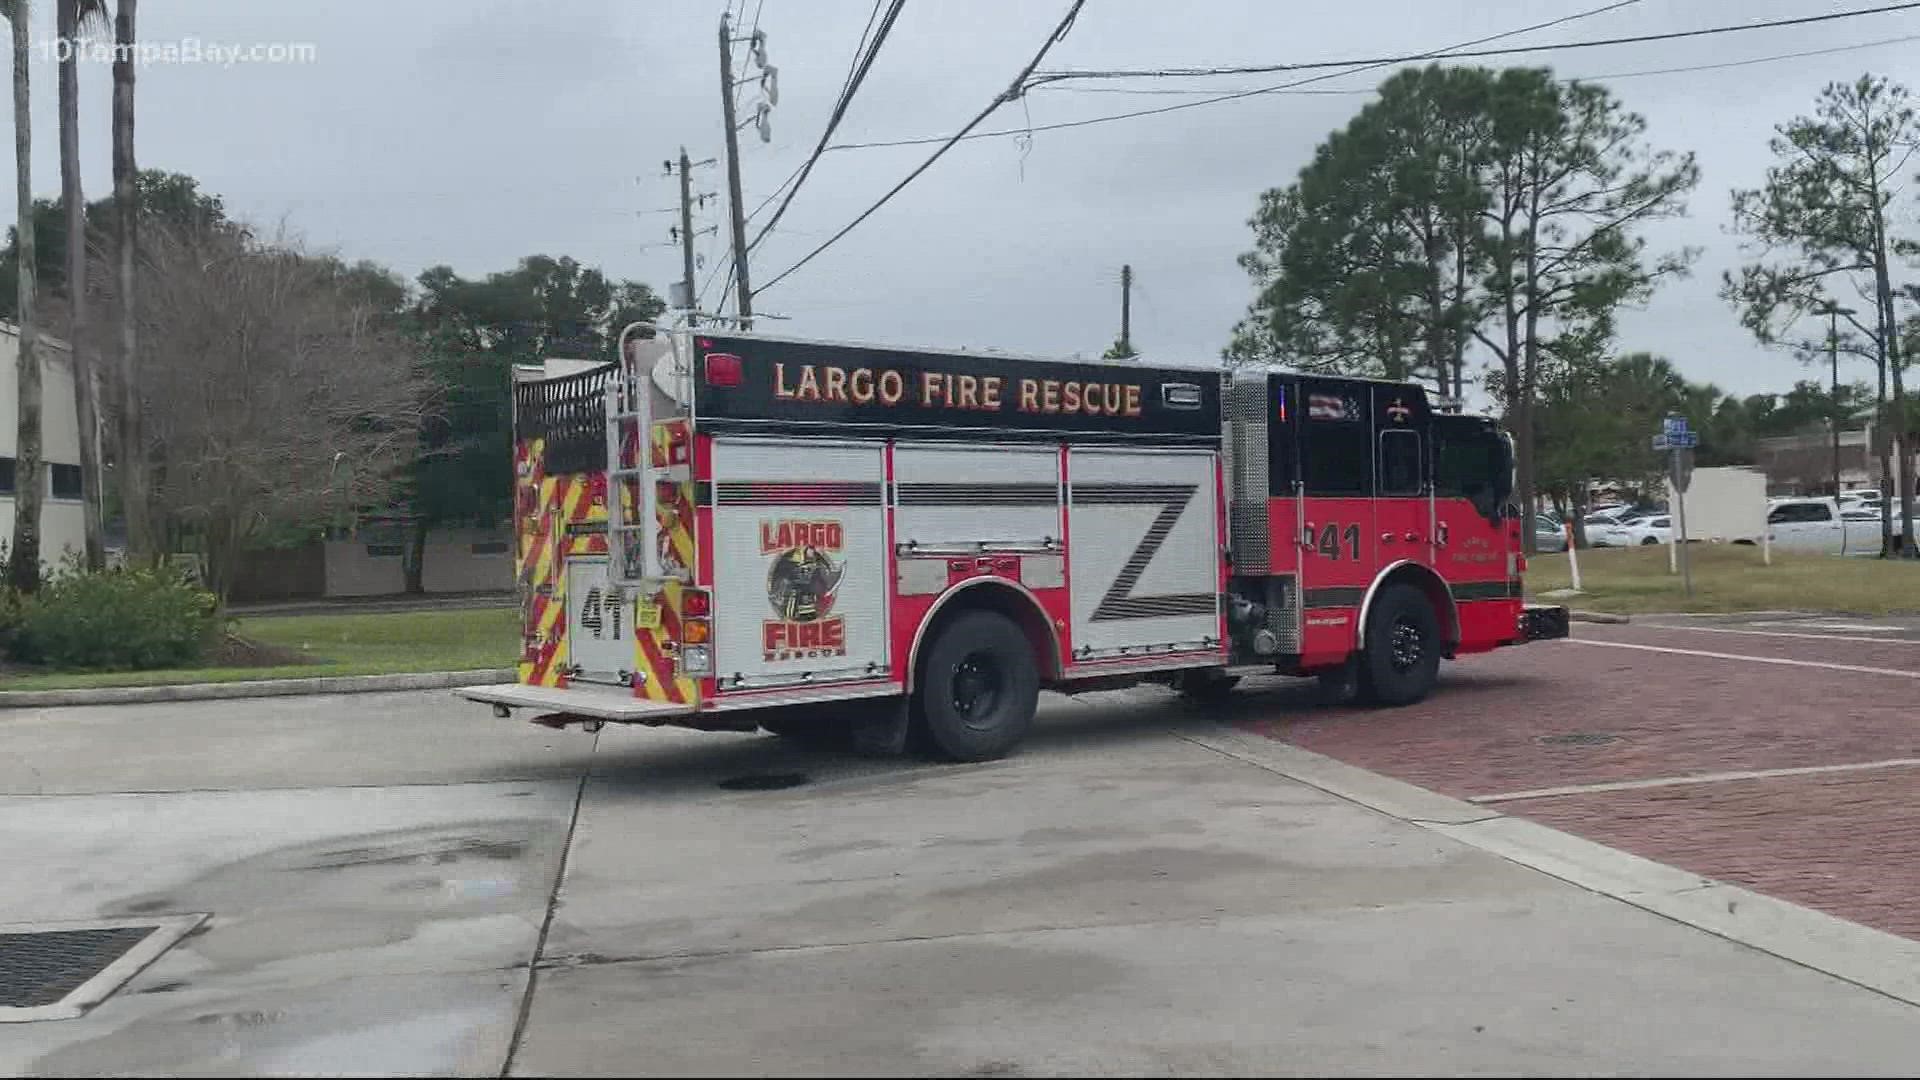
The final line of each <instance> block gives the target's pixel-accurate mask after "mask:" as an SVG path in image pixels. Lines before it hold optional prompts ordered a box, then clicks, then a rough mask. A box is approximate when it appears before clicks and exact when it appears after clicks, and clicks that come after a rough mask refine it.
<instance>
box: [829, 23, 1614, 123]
mask: <svg viewBox="0 0 1920 1080" xmlns="http://www.w3.org/2000/svg"><path fill="white" fill-rule="evenodd" d="M1639 2H1640V0H1616V2H1615V3H1611V4H1607V5H1605V6H1603V7H1597V8H1591V9H1589V10H1587V11H1577V12H1574V13H1573V14H1572V15H1563V16H1561V17H1560V18H1558V19H1549V20H1548V21H1546V22H1543V23H1534V24H1533V25H1532V26H1522V27H1520V28H1518V29H1515V30H1507V31H1504V32H1502V33H1498V34H1490V35H1488V36H1487V37H1482V38H1474V39H1473V40H1471V41H1462V42H1460V43H1458V44H1455V45H1447V46H1443V47H1441V48H1438V49H1435V50H1433V51H1432V52H1428V53H1422V54H1420V55H1419V56H1417V57H1414V59H1416V60H1435V59H1444V58H1451V57H1454V56H1457V55H1460V53H1459V50H1461V49H1471V48H1473V47H1474V46H1475V45H1484V44H1486V43H1487V42H1489V41H1502V40H1505V39H1507V38H1511V37H1519V36H1520V35H1521V34H1531V33H1533V32H1534V31H1536V30H1546V29H1548V28H1550V27H1555V26H1559V25H1561V24H1563V23H1569V22H1573V21H1575V20H1577V19H1590V18H1592V17H1594V16H1595V15H1604V14H1606V13H1607V12H1609V11H1614V10H1617V9H1619V8H1623V7H1626V6H1628V5H1630V4H1636V3H1639ZM1401 62H1402V61H1397V60H1377V61H1374V62H1372V63H1367V64H1362V65H1361V66H1359V67H1355V68H1352V69H1351V70H1348V71H1334V72H1328V73H1325V74H1320V75H1309V76H1308V77H1306V78H1304V79H1295V80H1294V81H1292V82H1284V83H1280V84H1278V85H1275V86H1262V87H1256V88H1254V89H1252V90H1242V91H1239V92H1238V93H1230V94H1221V95H1219V96H1218V97H1210V98H1203V99H1201V100H1199V101H1183V102H1181V103H1179V104H1178V105H1161V106H1159V107H1157V108H1152V109H1135V110H1134V111H1132V112H1124V113H1114V114H1111V115H1109V116H1093V117H1088V118H1087V119H1085V120H1066V121H1062V122H1060V123H1057V124H1042V125H1040V126H1039V127H1022V128H1004V129H1002V130H999V131H982V132H978V133H976V134H971V135H969V134H968V133H966V132H964V131H962V132H961V133H960V134H959V135H956V136H951V138H954V139H956V140H958V139H991V138H995V137H1001V136H1007V135H1031V134H1033V133H1034V132H1038V131H1060V130H1064V129H1066V128H1077V127H1090V126H1092V125H1094V124H1108V123H1112V122H1113V121H1115V120H1132V119H1135V118H1137V117H1142V116H1158V115H1159V114H1161V113H1170V112H1179V111H1181V110H1182V109H1197V108H1200V107H1201V106H1203V105H1217V104H1219V103H1221V102H1223V101H1238V100H1240V99H1241V98H1249V97H1257V96H1259V95H1262V94H1277V93H1281V92H1283V91H1287V90H1292V89H1295V88H1296V87H1301V86H1306V85H1308V84H1310V83H1317V82H1325V81H1327V80H1328V79H1337V78H1340V77H1341V76H1343V75H1358V74H1360V73H1361V72H1363V71H1372V70H1374V69H1376V68H1383V67H1390V66H1392V65H1393V64H1395V63H1401ZM948 138H949V136H945V135H935V136H932V137H930V138H921V139H893V140H890V141H885V142H865V143H840V144H839V145H837V146H829V147H827V149H828V150H866V149H872V148H877V147H882V146H922V145H925V144H927V143H937V142H943V141H945V140H946V139H948Z"/></svg>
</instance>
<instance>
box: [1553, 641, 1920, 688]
mask: <svg viewBox="0 0 1920 1080" xmlns="http://www.w3.org/2000/svg"><path fill="white" fill-rule="evenodd" d="M1567 641H1568V642H1570V643H1572V644H1575V645H1597V646H1599V647H1600V648H1603V649H1640V650H1642V651H1645V652H1663V653H1673V654H1674V655H1676V656H1705V657H1710V658H1712V659H1714V660H1745V661H1746V662H1747V663H1749V664H1780V665H1782V666H1784V667H1804V668H1824V669H1826V670H1828V671H1857V672H1860V673H1862V674H1865V675H1895V676H1898V677H1900V678H1902V679H1920V671H1901V670H1900V669H1898V668H1884V667H1862V666H1860V665H1859V664H1828V663H1823V662H1821V661H1818V660H1788V659H1786V658H1785V657H1780V656H1742V655H1740V654H1739V653H1726V652H1708V651H1707V650H1705V649H1670V648H1668V647H1666V646H1664V645H1636V644H1633V643H1631V642H1626V641H1595V640H1593V639H1592V638H1568V639H1567Z"/></svg>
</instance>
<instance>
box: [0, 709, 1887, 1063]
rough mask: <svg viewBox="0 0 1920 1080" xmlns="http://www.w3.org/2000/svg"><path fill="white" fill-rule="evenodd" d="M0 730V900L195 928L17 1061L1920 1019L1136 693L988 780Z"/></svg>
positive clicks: (718, 1055) (1563, 1038) (1295, 1046)
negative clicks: (1303, 777)
mask: <svg viewBox="0 0 1920 1080" xmlns="http://www.w3.org/2000/svg"><path fill="white" fill-rule="evenodd" d="M0 738H4V739H5V740H6V744H5V747H4V749H5V751H6V752H5V753H0V850H4V851H7V852H8V853H9V855H10V858H13V859H16V860H18V863H19V864H20V865H26V866H31V867H33V872H32V873H31V874H22V875H14V876H11V877H8V878H4V879H0V923H18V922H27V921H32V920H40V919H60V920H73V919H81V918H86V917H90V916H119V917H127V916H139V915H150V916H156V917H157V916H162V915H169V914H192V913H207V914H209V915H210V916H211V917H210V919H209V920H208V922H207V923H206V926H205V929H204V931H203V932H201V933H199V934H197V935H194V936H190V937H188V938H187V939H185V940H184V941H182V942H181V943H179V944H178V945H176V946H174V947H173V948H172V949H170V950H169V951H167V952H166V953H164V954H163V955H161V956H160V958H159V959H158V960H157V961H156V962H154V963H153V964H152V965H151V966H150V967H148V968H146V969H145V970H144V971H141V972H140V973H139V974H137V975H135V976H134V977H133V978H132V980H131V982H129V983H128V984H127V985H126V986H125V988H124V989H121V990H120V991H119V992H118V993H116V994H114V995H113V996H111V997H109V998H108V999H107V1000H106V1001H105V1002H104V1003H102V1004H100V1005H99V1006H98V1007H96V1008H94V1009H93V1011H92V1012H90V1013H88V1014H87V1015H86V1016H84V1017H82V1018H80V1019H75V1020H63V1021H57V1022H40V1023H31V1024H14V1025H6V1024H0V1074H25V1075H55V1074H59V1075H88V1074H101V1073H112V1074H124V1073H136V1074H146V1075H152V1074H161V1075H196V1074H206V1073H210V1072H218V1073H254V1074H278V1075H288V1074H307V1075H311V1074H316V1073H318V1074H340V1073H356V1074H379V1073H388V1074H391V1073H409V1074H440V1075H445V1074H459V1075H472V1074H487V1075H498V1074H500V1073H501V1072H502V1071H503V1070H505V1071H508V1072H510V1073H512V1074H516V1075H555V1074H580V1075H609V1076H613V1075H618V1076H632V1075H692V1074H701V1075H842V1076H845V1075H927V1074H933V1075H964V1074H972V1075H1138V1074H1149V1073H1150V1074H1156V1075H1220V1074H1274V1073H1294V1074H1299V1073H1316V1074H1327V1073H1332V1074H1346V1075H1351V1074H1382V1073H1388V1074H1410V1073H1419V1074H1433V1073H1440V1074H1450V1073H1470V1072H1471V1073H1484V1072H1499V1073H1525V1074H1554V1075H1566V1074H1594V1073H1612V1074H1618V1073H1628V1074H1636V1075H1638V1074H1669V1075H1670V1074H1683V1075H1697V1074H1703V1073H1713V1074H1722V1075H1730V1074H1744V1075H1759V1074H1766V1075H1777V1074H1783V1073H1784V1074H1847V1075H1868V1074H1873V1075H1878V1074H1890V1073H1893V1074H1900V1073H1907V1072H1910V1071H1911V1068H1912V1061H1913V1057H1912V1048H1913V1047H1914V1046H1916V1045H1920V1009H1916V1008H1915V1007H1914V1006H1911V1005H1908V1004H1906V1003H1905V1002H1903V1001H1899V1000H1896V999H1894V998H1892V997H1889V996H1886V995H1884V994H1882V993H1876V992H1874V991H1871V990H1868V989H1864V988H1863V987H1861V986H1858V985H1854V984H1852V983H1849V982H1847V981H1843V980H1842V979H1839V978H1835V977H1833V976H1831V975H1827V974H1823V973H1821V972H1820V971H1818V970H1814V969H1812V968H1809V967H1807V966H1803V965H1802V964H1799V963H1794V962H1790V961H1788V960H1784V959H1781V958H1780V957H1779V956H1776V955H1772V954H1770V953H1769V952H1765V951H1761V948H1757V947H1752V946H1749V945H1746V944H1740V943H1737V942H1736V941H1732V940H1728V939H1727V938H1725V937H1721V936H1717V934H1716V933H1708V932H1704V931H1702V930H1699V929H1696V928H1694V927H1693V926H1689V925H1686V924H1684V923H1683V922H1680V921H1676V920H1675V918H1671V917H1664V916H1663V915H1661V914H1656V913H1654V912H1653V911H1650V910H1648V909H1647V905H1648V904H1650V903H1652V902H1653V901H1647V902H1645V903H1627V902H1622V901H1621V900H1616V899H1612V898H1610V897H1608V896H1605V895H1601V894H1600V893H1597V892H1594V891H1590V890H1589V889H1588V888H1582V887H1580V886H1578V885H1574V884H1570V883H1569V882H1568V881H1566V880H1562V879H1561V877H1559V876H1550V875H1551V874H1553V873H1554V871H1549V872H1547V873H1543V872H1541V871H1540V870H1536V869H1531V868H1529V867H1528V866H1526V865H1522V864H1520V863H1517V862H1514V861H1511V860H1510V859H1509V858H1505V857H1502V856H1501V855H1499V854H1495V853H1494V851H1493V850H1491V848H1492V845H1490V844H1489V842H1488V841H1486V840H1485V839H1482V838H1481V837H1480V834H1479V832H1478V830H1483V829H1487V828H1489V826H1492V825H1497V824H1498V815H1497V814H1496V813H1494V812H1492V811H1488V810H1484V809H1478V808H1470V809H1469V810H1468V811H1464V812H1465V813H1470V814H1471V815H1472V816H1473V817H1474V818H1475V819H1476V822H1477V823H1475V824H1466V825H1459V824H1442V822H1446V821H1457V820H1458V818H1459V817H1460V815H1461V814H1462V813H1463V811H1461V810H1460V807H1459V806H1458V805H1456V804H1454V803H1453V802H1452V801H1451V800H1442V799H1438V798H1431V799H1423V798H1422V797H1421V795H1420V793H1419V792H1418V789H1407V788H1405V786H1404V785H1401V786H1399V788H1397V789H1390V791H1389V794H1393V795H1394V796H1395V798H1397V799H1399V801H1398V802H1397V803H1396V802H1393V801H1392V800H1381V799H1379V798H1378V797H1377V796H1379V795H1380V790H1379V789H1377V788H1373V787H1370V786H1369V785H1373V784H1375V783H1376V782H1378V780H1379V778H1377V777H1372V776H1371V774H1363V773H1360V771H1359V770H1347V771H1345V772H1343V773H1341V774H1340V775H1339V776H1335V777H1332V778H1328V777H1325V776H1321V777H1317V778H1314V779H1312V780H1310V781H1309V782H1301V781H1297V780H1294V779H1290V778H1289V777H1288V776H1287V775H1283V774H1282V772H1283V771H1284V770H1283V768H1282V766H1284V765H1285V764H1286V763H1284V762H1281V763H1279V764H1276V763H1275V762H1274V761H1268V760H1265V759H1263V758H1261V757H1260V755H1262V754H1266V753H1267V752H1268V751H1269V750H1270V749H1271V744H1267V743H1265V741H1264V740H1260V739H1258V738H1248V739H1242V738H1239V737H1237V736H1235V735H1234V733H1233V732H1231V731H1230V730H1229V729H1224V728H1222V727H1220V726H1219V725H1217V724H1215V723H1214V722H1213V721H1212V720H1210V719H1208V718H1207V717H1204V716H1201V715H1198V714H1195V713H1193V712H1188V711H1183V710H1180V709H1179V708H1177V707H1175V706H1173V705H1172V703H1171V699H1170V698H1169V697H1168V696H1167V695H1165V694H1160V693H1150V692H1146V691H1141V692H1138V693H1136V694H1129V695H1119V694H1103V695H1090V696H1088V697H1086V698H1082V699H1076V700H1071V701H1069V700H1062V699H1054V698H1049V699H1048V700H1047V702H1046V705H1045V709H1044V715H1043V721H1042V724H1041V726H1040V727H1039V728H1037V729H1036V731H1035V734H1034V737H1033V739H1032V741H1031V743H1030V744H1029V747H1028V749H1027V750H1026V751H1025V752H1023V753H1022V754H1020V755H1019V756H1017V757H1014V758H1011V759H1009V760H1006V761H1002V762H995V763H990V764H985V765H976V766H934V765H927V764H923V763H918V762H910V761H868V760H861V759H853V758H848V757H844V756H839V755H832V754H822V753H816V752H811V751H807V750H804V749H799V748H796V747H794V746H793V745H791V744H789V743H788V742H787V741H785V740H781V739H776V738H772V737H767V736H740V735H702V734H695V733H686V732H670V731H648V730H628V729H614V728H609V729H608V730H607V731H606V732H604V733H603V734H602V735H600V736H599V737H598V738H597V739H596V738H594V737H590V736H585V735H581V734H578V733H572V732H552V731H547V730H545V729H541V728H537V727H535V726H533V725H529V724H525V723H512V722H506V721H493V720H491V719H489V718H486V717H485V716H483V715H476V714H475V712H474V711H473V710H471V709H470V708H467V707H465V706H462V705H461V704H460V703H458V702H456V701H454V700H452V699H451V698H450V696H448V695H447V694H445V693H444V692H441V693H417V694H391V695H371V696H367V697H363V698H360V699H356V700H353V701H346V700H343V699H338V698H325V697H311V698H285V699H274V700H269V701H233V702H205V703H195V704H192V705H151V706H133V707H119V708H98V709H91V708H82V709H67V710H58V711H50V712H48V713H45V714H42V715H37V716H29V717H22V718H21V719H19V720H17V721H14V722H12V723H10V724H9V725H8V726H6V727H5V728H3V729H0ZM102 747H112V748H113V749H112V752H111V753H102V752H101V748H102ZM746 777H754V778H774V779H779V780H782V782H786V783H790V784H791V785H792V786H788V787H784V788H778V789H775V790H752V785H746V786H744V787H743V786H742V785H740V784H738V783H735V781H738V780H740V779H741V778H746ZM1343 784H1346V785H1351V786H1348V787H1344V788H1343V787H1342V785H1343ZM1334 790H1339V791H1341V792H1342V794H1341V795H1335V794H1331V793H1330V791H1334ZM1370 799H1371V800H1372V801H1373V802H1375V803H1377V804H1378V805H1381V806H1394V807H1397V809H1392V810H1388V811H1385V812H1383V811H1381V810H1376V809H1369V808H1367V806H1366V805H1363V803H1365V802H1367V801H1368V800H1370ZM1356 800H1358V801H1356ZM1421 820H1427V821H1428V822H1429V823H1428V824H1421V823H1420V821H1421ZM1496 831H1497V832H1499V833H1501V834H1502V835H1505V834H1506V833H1508V832H1509V830H1496ZM1508 839H1511V837H1510V836H1509V837H1508ZM1522 846H1523V845H1522ZM1515 850H1516V851H1517V850H1519V847H1518V846H1516V848H1515ZM1610 865H1611V864H1610ZM1564 872H1566V873H1571V872H1570V871H1564ZM1680 877H1684V875H1681V876H1680ZM1656 884H1659V885H1661V886H1663V887H1667V886H1671V887H1672V890H1673V891H1674V894H1675V895H1679V894H1680V893H1683V892H1686V891H1688V890H1690V889H1698V888H1699V884H1698V882H1697V880H1695V881H1684V882H1683V881H1680V880H1679V879H1678V878H1674V877H1672V876H1671V872H1667V874H1666V875H1665V876H1661V877H1659V878H1658V879H1657V881H1656ZM1682 885H1684V886H1685V888H1680V886H1682ZM1729 895H1730V894H1727V893H1713V894H1712V896H1713V899H1714V900H1715V901H1716V902H1718V903H1720V904H1721V906H1723V907H1724V906H1725V903H1726V900H1727V898H1728V896H1729ZM1660 902H1665V901H1664V900H1662V901H1660ZM1745 910H1746V909H1745V907H1744V906H1743V907H1742V908H1741V911H1742V912H1743V914H1744V912H1745ZM1778 925H1780V926H1789V927H1790V926H1791V925H1792V923H1791V921H1790V920H1787V921H1782V922H1780V923H1778ZM523 1007H524V1009H525V1012H524V1013H523Z"/></svg>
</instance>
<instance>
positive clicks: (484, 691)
mask: <svg viewBox="0 0 1920 1080" xmlns="http://www.w3.org/2000/svg"><path fill="white" fill-rule="evenodd" d="M454 693H456V694H459V695H460V696H461V697H463V698H466V699H467V700H468V701H478V702H480V703H482V704H485V705H492V706H494V707H495V708H498V709H542V710H545V711H548V712H557V713H565V714H567V715H570V716H577V717H580V718H582V719H585V720H613V721H618V722H621V723H628V724H666V723H671V722H673V721H675V720H677V719H678V718H680V717H683V716H690V715H692V714H693V711H694V708H693V706H691V705H680V704H675V703H673V702H670V701H647V700H645V699H643V698H637V697H634V696H633V694H632V693H631V692H630V691H623V690H618V689H614V688H611V687H609V688H607V689H601V688H599V687H585V686H570V687H567V688H565V689H561V688H560V687H557V686H525V685H522V684H521V683H497V684H494V685H492V686H464V687H461V688H460V689H458V690H455V691H454Z"/></svg>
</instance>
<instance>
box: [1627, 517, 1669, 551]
mask: <svg viewBox="0 0 1920 1080" xmlns="http://www.w3.org/2000/svg"><path fill="white" fill-rule="evenodd" d="M1672 540H1673V518H1671V517H1669V516H1668V515H1666V514H1657V515H1655V516H1653V517H1644V518H1636V519H1634V520H1633V521H1631V522H1629V523H1628V524H1627V525H1625V526H1624V527H1623V528H1622V529H1621V543H1623V544H1631V545H1639V544H1666V543H1671V542H1672Z"/></svg>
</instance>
